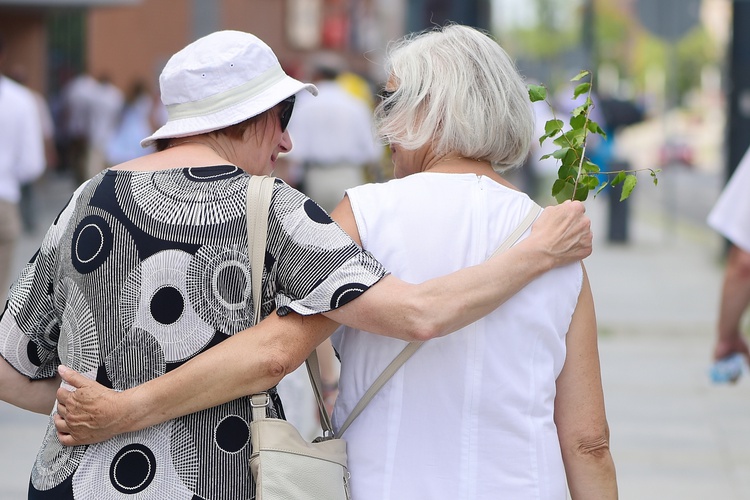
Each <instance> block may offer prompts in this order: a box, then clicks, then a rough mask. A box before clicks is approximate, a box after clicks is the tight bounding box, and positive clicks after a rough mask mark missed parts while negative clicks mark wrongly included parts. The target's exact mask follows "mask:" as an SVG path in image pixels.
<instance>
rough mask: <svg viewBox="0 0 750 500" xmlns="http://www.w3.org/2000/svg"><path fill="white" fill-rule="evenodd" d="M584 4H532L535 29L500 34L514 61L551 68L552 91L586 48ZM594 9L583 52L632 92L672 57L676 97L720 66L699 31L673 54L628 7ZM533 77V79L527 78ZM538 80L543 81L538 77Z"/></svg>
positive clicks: (536, 0) (598, 3)
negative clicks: (569, 60)
mask: <svg viewBox="0 0 750 500" xmlns="http://www.w3.org/2000/svg"><path fill="white" fill-rule="evenodd" d="M585 1H587V0H576V1H575V2H572V1H570V0H530V3H531V4H532V5H533V7H534V10H535V12H536V16H535V20H536V22H535V23H526V24H523V25H516V26H511V27H506V28H505V29H504V30H503V31H502V32H501V33H500V35H501V36H500V37H499V38H500V39H501V42H502V43H503V45H504V46H505V47H506V48H507V49H508V50H509V51H510V52H511V53H512V54H513V55H514V56H515V57H517V58H519V59H521V60H529V61H536V62H543V63H549V64H551V65H552V66H553V67H554V74H552V75H547V76H546V79H547V83H549V84H550V85H551V86H552V87H555V86H556V85H555V84H556V83H558V82H565V81H567V78H566V77H567V75H569V73H570V70H571V68H568V67H564V66H560V64H559V63H560V61H561V60H564V59H565V57H564V56H565V54H568V53H571V52H573V51H576V50H581V45H582V44H583V43H585V38H586V37H585V36H583V34H584V33H585V29H587V28H588V29H590V27H584V26H583V24H582V19H583V11H584V2H585ZM590 1H592V2H593V4H594V11H595V21H594V27H593V28H594V29H593V33H594V36H593V41H592V42H591V43H592V45H593V46H590V47H584V48H585V49H586V52H587V53H588V54H590V57H591V59H592V60H591V61H590V65H591V67H593V68H597V67H599V66H600V65H601V64H603V63H607V64H608V65H610V66H614V67H616V68H617V69H618V71H619V74H620V75H621V76H622V77H624V78H628V79H630V80H631V82H632V85H633V88H634V89H636V90H639V89H642V88H643V86H644V82H645V76H646V74H647V73H648V71H649V70H651V69H653V68H665V69H666V68H670V67H671V66H670V64H669V63H670V60H669V58H670V57H672V56H671V54H675V57H676V58H677V61H676V64H675V66H674V68H675V70H676V80H675V81H674V82H671V84H672V85H673V86H674V88H675V89H676V90H677V92H678V94H679V95H680V96H682V95H684V93H685V92H687V91H688V90H690V89H691V88H694V87H696V86H698V85H699V84H700V79H701V71H702V69H703V68H704V67H705V66H706V65H709V64H713V65H717V66H718V65H720V63H721V61H722V59H723V57H724V54H723V48H722V47H719V46H718V44H717V42H716V41H715V40H713V39H712V38H711V36H710V35H709V33H708V32H707V31H706V29H705V28H704V27H703V26H701V25H698V26H696V27H695V28H693V30H691V31H690V32H689V33H688V34H687V35H686V36H684V37H683V38H682V39H681V40H680V41H679V42H678V43H677V44H676V46H675V47H674V50H671V47H670V45H669V44H668V42H665V41H663V40H661V39H660V38H658V37H657V36H656V35H653V34H652V33H650V32H648V31H647V30H646V29H645V28H643V26H642V25H641V23H640V21H639V20H638V18H637V16H636V14H635V12H634V10H633V9H632V8H628V3H627V2H621V1H619V0H590ZM530 76H535V75H530ZM539 76H541V75H539Z"/></svg>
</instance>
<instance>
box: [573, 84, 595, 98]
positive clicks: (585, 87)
mask: <svg viewBox="0 0 750 500" xmlns="http://www.w3.org/2000/svg"><path fill="white" fill-rule="evenodd" d="M589 90H591V84H590V83H589V82H583V83H579V84H578V85H577V86H576V88H575V89H573V99H578V96H580V95H581V94H585V93H586V92H588V91H589Z"/></svg>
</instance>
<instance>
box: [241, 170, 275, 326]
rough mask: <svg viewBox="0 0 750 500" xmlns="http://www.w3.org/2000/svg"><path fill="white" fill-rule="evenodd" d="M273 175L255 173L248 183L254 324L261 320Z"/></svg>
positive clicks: (249, 243) (248, 246)
mask: <svg viewBox="0 0 750 500" xmlns="http://www.w3.org/2000/svg"><path fill="white" fill-rule="evenodd" d="M273 183H274V179H273V177H268V176H266V175H253V176H251V177H250V180H249V181H248V183H247V210H246V213H247V250H248V255H249V256H250V272H251V273H252V283H251V285H250V286H251V290H252V293H253V324H254V325H257V324H258V322H260V305H261V301H262V294H261V290H262V287H263V263H264V262H265V253H266V237H267V235H268V210H269V207H270V206H271V195H272V194H273Z"/></svg>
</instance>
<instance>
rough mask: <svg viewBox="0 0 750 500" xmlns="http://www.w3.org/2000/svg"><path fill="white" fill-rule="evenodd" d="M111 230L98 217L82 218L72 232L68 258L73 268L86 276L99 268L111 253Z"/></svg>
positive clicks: (104, 221)
mask: <svg viewBox="0 0 750 500" xmlns="http://www.w3.org/2000/svg"><path fill="white" fill-rule="evenodd" d="M112 243H113V239H112V229H111V228H110V226H109V224H108V223H107V221H106V220H104V219H103V218H102V217H100V216H98V215H89V216H88V217H84V218H83V219H82V220H81V221H80V222H79V223H78V225H77V226H76V228H75V230H74V231H73V239H72V243H71V247H70V257H71V261H72V263H73V267H75V268H76V270H77V271H78V272H79V273H81V274H88V273H90V272H92V271H95V270H96V269H98V268H99V266H101V265H102V264H103V263H104V261H106V260H107V257H109V254H110V253H111V252H112Z"/></svg>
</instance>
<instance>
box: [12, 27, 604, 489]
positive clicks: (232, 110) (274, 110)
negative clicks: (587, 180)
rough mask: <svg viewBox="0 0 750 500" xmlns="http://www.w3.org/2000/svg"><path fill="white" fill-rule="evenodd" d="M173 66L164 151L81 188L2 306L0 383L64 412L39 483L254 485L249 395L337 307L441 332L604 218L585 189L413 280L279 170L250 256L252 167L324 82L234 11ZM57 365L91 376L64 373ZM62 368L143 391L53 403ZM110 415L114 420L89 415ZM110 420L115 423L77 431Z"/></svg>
mask: <svg viewBox="0 0 750 500" xmlns="http://www.w3.org/2000/svg"><path fill="white" fill-rule="evenodd" d="M160 86H161V99H162V101H163V102H164V104H165V105H166V107H167V109H168V113H169V119H168V121H167V123H166V124H165V125H164V126H163V127H161V128H160V129H158V130H157V131H156V132H154V133H153V134H152V135H150V136H149V137H147V138H146V139H144V140H143V141H142V142H141V145H142V146H150V145H152V144H155V146H156V149H157V152H155V153H152V154H149V155H145V156H142V157H139V158H136V159H134V160H131V161H128V162H125V163H123V164H120V165H118V166H116V167H113V168H111V169H108V170H105V171H104V172H101V173H99V174H98V175H96V176H95V177H93V178H92V179H90V180H89V181H87V182H85V183H84V184H83V185H81V186H80V187H79V188H78V189H77V190H76V192H75V193H74V195H73V196H72V199H71V200H70V202H69V203H68V205H67V206H66V207H65V208H64V209H63V211H62V212H61V214H60V215H59V217H58V218H57V219H56V220H55V221H54V223H53V224H52V226H51V227H50V229H49V231H48V232H47V235H46V237H45V239H44V241H43V243H42V246H41V248H40V250H39V252H38V253H37V255H35V256H34V258H32V259H31V261H30V262H29V264H28V265H27V267H26V268H25V269H24V271H23V272H22V274H21V276H20V278H19V280H18V282H17V283H18V284H17V285H16V286H14V287H13V289H12V293H11V297H10V299H9V302H8V307H7V308H6V309H5V311H4V313H3V315H2V317H1V318H0V356H1V357H0V399H1V400H4V401H7V402H9V403H11V404H15V405H17V406H21V407H22V408H26V409H29V410H32V411H38V412H47V413H48V412H50V411H51V412H52V414H51V418H50V424H49V426H48V430H47V434H46V435H45V437H44V439H43V442H42V444H41V449H40V452H39V454H38V455H37V459H36V461H35V464H34V467H33V470H32V474H31V481H30V487H29V497H30V498H35V499H67V500H70V499H72V498H96V499H102V500H108V499H113V498H123V497H124V496H128V495H130V496H132V497H133V498H135V497H136V496H137V497H142V498H159V499H179V498H185V499H191V498H211V499H217V500H219V499H227V500H230V499H232V500H234V499H237V500H240V499H241V500H245V499H247V498H252V497H253V495H254V485H253V482H252V476H251V474H250V470H249V467H248V461H249V458H250V453H251V450H250V442H249V437H250V436H249V428H250V422H251V420H252V413H251V408H250V401H249V398H247V397H245V396H246V395H249V394H253V393H256V392H259V391H263V390H268V391H269V396H270V400H271V402H270V405H269V411H270V413H271V415H272V416H283V407H282V404H281V401H280V399H279V398H278V395H277V394H276V392H275V390H274V389H273V387H274V386H275V384H277V383H278V381H279V380H280V379H281V378H282V377H283V376H284V375H285V374H286V373H288V372H290V371H291V370H293V369H294V368H296V367H297V366H299V364H301V362H302V361H303V360H304V359H305V358H306V357H307V356H308V355H309V353H310V352H311V351H312V350H313V349H314V348H315V347H316V346H317V345H318V344H319V343H320V342H322V341H323V340H324V339H326V338H327V337H328V336H329V335H330V334H331V333H332V332H333V330H334V329H335V327H336V326H337V324H338V323H337V322H341V323H345V324H351V325H352V326H355V327H358V328H367V329H369V330H371V331H380V332H383V333H384V334H388V335H395V336H398V337H400V338H405V339H426V338H432V337H436V336H441V335H445V334H448V333H449V332H450V331H453V330H456V329H458V328H460V327H462V326H465V325H466V324H468V323H471V322H472V321H474V320H476V319H478V318H479V317H481V316H483V315H485V314H487V313H488V312H489V311H491V310H493V309H494V308H495V307H496V306H497V305H498V304H499V303H502V302H503V301H504V300H506V299H507V298H508V297H509V296H510V295H512V294H513V293H515V292H517V291H518V290H519V289H520V288H521V287H523V286H524V285H525V284H526V283H527V282H528V281H530V280H532V279H533V278H534V277H536V276H538V275H539V274H540V273H543V272H545V271H547V270H549V269H551V268H554V267H558V266H559V265H562V264H566V263H569V262H571V261H575V260H577V259H580V258H583V257H585V256H587V255H589V253H590V251H591V233H590V221H589V220H588V219H587V218H586V217H585V216H584V208H583V206H582V205H581V204H574V203H570V204H567V205H565V206H561V207H555V209H549V210H548V211H547V212H546V213H545V214H543V216H542V218H541V220H539V221H537V223H536V224H535V226H534V229H533V231H532V234H531V236H530V237H529V238H527V239H526V240H524V241H523V242H521V244H519V245H518V246H517V247H515V248H514V249H511V250H510V251H508V252H506V253H503V254H502V255H499V256H497V257H495V258H493V259H490V260H489V261H488V262H487V263H485V264H483V265H481V266H475V267H473V268H470V269H464V270H461V271H459V272H457V273H454V274H452V275H449V276H445V277H442V278H439V279H436V280H431V281H429V282H425V283H422V284H420V285H410V284H407V283H404V282H402V281H400V280H398V279H397V278H396V277H394V276H392V275H390V274H389V273H388V272H387V271H386V269H385V268H383V266H382V265H380V263H379V262H378V261H377V260H376V259H375V258H374V257H373V256H372V255H371V254H369V253H367V252H365V251H363V250H362V249H361V248H360V247H359V246H357V245H356V244H355V243H354V242H353V241H352V239H351V238H350V237H349V236H348V235H347V234H346V233H345V232H344V231H343V230H341V228H340V227H339V226H338V225H337V224H335V223H334V222H333V221H332V219H331V218H330V217H329V216H328V214H326V213H325V212H324V211H323V210H322V209H321V208H320V207H318V206H317V205H316V204H315V203H314V202H313V201H312V200H310V199H309V198H307V197H305V196H304V195H303V194H302V193H300V192H298V191H296V190H294V189H292V188H290V187H289V186H287V185H286V184H285V183H284V182H282V181H279V180H277V181H275V182H274V183H273V188H272V198H271V203H270V207H269V212H268V234H267V240H266V246H265V259H264V261H263V263H262V269H257V268H254V267H253V266H255V265H256V264H255V263H253V262H251V261H250V259H249V257H248V244H249V243H250V241H249V236H248V232H247V207H248V203H247V201H248V200H247V196H248V183H249V180H250V178H251V176H252V175H267V174H269V173H270V172H271V171H272V170H273V169H274V166H275V162H276V160H277V158H278V156H279V154H280V153H281V152H283V151H288V150H289V149H291V147H292V142H291V140H290V137H289V132H288V130H287V125H288V123H289V120H290V119H291V115H292V111H293V107H294V100H295V96H296V95H297V93H299V92H302V91H309V92H312V93H315V92H316V91H317V90H316V88H315V87H314V85H312V84H306V83H302V82H300V81H298V80H295V79H293V78H290V77H289V76H287V75H286V74H285V73H284V71H283V70H282V68H281V66H280V65H279V63H278V59H277V58H276V56H275V54H274V53H273V51H272V50H271V49H270V47H268V46H267V45H266V44H265V43H263V42H262V41H261V40H260V39H258V38H257V37H255V36H253V35H251V34H249V33H243V32H239V31H232V30H227V31H218V32H215V33H212V34H210V35H207V36H205V37H203V38H200V39H199V40H197V41H195V42H193V43H191V44H189V45H188V46H186V47H185V48H183V49H182V50H180V51H179V52H177V53H176V54H175V55H173V56H172V57H171V58H170V59H169V61H168V62H167V64H166V66H165V67H164V69H163V71H162V74H161V77H160ZM250 201H252V200H250ZM250 206H252V204H250ZM256 273H257V274H256ZM252 275H256V276H258V275H260V276H261V278H262V291H261V294H260V295H261V297H262V303H261V304H259V307H260V311H261V315H262V316H263V317H264V318H265V319H264V320H263V321H261V322H260V323H259V324H258V325H257V326H256V327H253V328H250V326H251V325H253V324H254V320H255V318H254V317H253V316H254V313H253V310H254V308H253V303H252V302H253V293H252V290H251V287H252V282H253V280H252V279H251V276H252ZM456 297H460V300H456ZM329 318H330V319H329ZM201 353H203V355H206V356H205V357H202V355H201ZM60 363H63V364H65V365H67V366H69V367H70V368H67V369H66V368H58V365H59V364H60ZM71 368H72V369H73V370H77V371H78V372H82V373H83V374H78V373H75V372H74V371H73V370H71ZM58 370H59V372H60V373H61V374H62V376H63V377H66V378H65V380H67V381H68V382H71V383H72V384H73V386H74V387H77V390H76V391H75V392H69V391H68V386H65V388H61V387H60V380H59V378H57V377H56V373H57V372H58ZM192 374H197V378H196V379H191V375H192ZM94 380H96V382H95V381H94ZM97 382H98V383H97ZM175 382H176V383H177V386H178V387H173V386H172V385H171V384H172V383H175ZM182 383H187V384H188V385H186V386H182V387H180V385H181V384H182ZM58 388H59V389H60V390H62V391H63V392H64V393H67V395H70V396H80V397H83V398H86V397H87V395H93V396H94V397H93V399H90V400H88V403H90V404H94V405H96V404H99V403H101V404H103V405H104V408H106V409H107V411H114V412H115V413H117V410H118V408H119V402H122V403H123V407H127V406H128V405H129V403H130V402H133V403H134V406H133V408H134V409H135V411H130V410H128V411H127V412H125V413H122V414H120V415H119V416H116V417H115V416H113V415H104V413H107V411H105V412H104V413H98V414H97V413H95V414H89V413H78V412H77V410H81V409H85V408H81V407H78V406H76V404H75V400H68V399H65V394H63V393H58V394H57V395H58V397H60V398H61V399H60V404H59V405H58V406H57V408H56V411H55V407H54V402H55V395H56V391H57V389H58ZM151 389H154V390H155V391H156V392H153V393H151V395H152V396H154V397H153V399H152V398H151V397H150V396H149V397H147V400H144V399H142V396H145V395H147V394H148V393H149V391H150V390H151ZM163 389H164V390H165V392H161V391H162V390H163ZM131 396H134V397H135V398H136V399H135V400H134V401H133V400H130V397H131ZM120 398H122V399H120ZM203 404H206V406H201V405H203ZM84 406H85V405H84ZM172 412H174V413H172ZM97 415H101V416H104V420H103V421H101V422H100V423H103V424H104V427H105V428H104V429H102V428H99V427H98V426H97V425H84V426H83V427H79V426H78V425H77V423H81V422H82V419H86V418H89V417H94V418H96V416H97ZM65 419H69V420H65ZM120 424H122V427H120ZM131 425H132V426H135V427H133V428H129V427H130V426H131ZM57 426H60V429H59V433H58V432H56V429H57ZM97 428H99V430H100V431H101V432H102V433H104V434H106V433H111V432H112V431H114V433H111V434H109V436H108V438H107V439H106V440H104V441H103V442H101V443H99V444H95V445H92V446H68V445H72V444H80V443H81V442H80V441H78V442H77V443H76V440H77V437H80V435H79V434H78V432H77V431H78V430H83V429H88V431H86V434H87V435H86V436H85V437H84V439H87V440H88V439H92V435H91V434H88V432H89V431H94V429H97ZM118 431H119V432H126V433H125V434H121V435H115V434H117V433H118ZM71 433H73V434H71ZM94 433H95V434H96V431H94ZM98 436H100V437H101V434H98ZM88 442H89V443H91V442H93V441H88Z"/></svg>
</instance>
